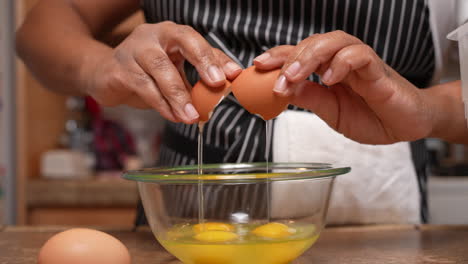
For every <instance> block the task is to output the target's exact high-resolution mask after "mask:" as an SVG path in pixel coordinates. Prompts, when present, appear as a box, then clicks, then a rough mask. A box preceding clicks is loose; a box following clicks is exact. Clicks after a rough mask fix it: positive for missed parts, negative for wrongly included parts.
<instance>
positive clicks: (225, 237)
mask: <svg viewBox="0 0 468 264" xmlns="http://www.w3.org/2000/svg"><path fill="white" fill-rule="evenodd" d="M237 237H238V235H237V234H236V233H232V232H226V231H206V232H202V233H199V234H197V235H195V237H194V238H195V239H196V240H199V241H203V242H227V241H231V240H234V239H236V238H237Z"/></svg>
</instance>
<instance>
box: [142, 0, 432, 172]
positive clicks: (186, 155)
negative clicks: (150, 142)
mask: <svg viewBox="0 0 468 264" xmlns="http://www.w3.org/2000/svg"><path fill="white" fill-rule="evenodd" d="M142 8H143V10H144V11H145V16H146V19H147V21H148V23H158V22H161V21H166V20H171V21H174V22H176V23H179V24H186V25H190V26H192V27H193V28H194V29H196V30H197V31H198V32H199V33H200V34H201V35H202V36H203V37H205V38H206V39H207V40H208V41H209V42H210V44H211V45H212V46H214V47H217V48H219V49H221V50H223V51H224V52H225V53H226V54H227V55H229V56H230V57H231V58H233V59H234V60H235V61H236V62H238V63H239V64H240V65H241V66H243V67H248V66H250V65H252V61H253V59H254V58H255V57H256V56H258V55H260V54H261V53H263V52H264V51H266V50H268V49H269V48H272V47H275V46H277V45H285V44H289V45H295V44H297V43H298V42H299V41H301V40H302V39H305V38H307V37H308V36H310V35H312V34H315V33H325V32H330V31H333V30H343V31H345V32H347V33H349V34H351V35H354V36H356V37H358V38H359V39H361V40H362V41H364V42H365V43H367V44H368V45H369V46H371V47H372V48H373V49H374V50H375V51H376V53H377V54H378V55H379V56H380V57H381V58H382V59H383V60H384V61H385V62H386V63H387V64H389V65H390V66H391V67H392V68H394V69H395V70H396V71H398V72H399V73H400V74H401V75H402V76H403V77H405V78H407V79H408V80H410V81H411V82H413V83H414V84H415V85H417V86H418V87H425V86H426V85H427V84H428V82H429V80H430V79H431V77H432V74H433V71H434V47H433V43H432V38H431V36H432V35H431V30H430V25H429V10H428V8H427V4H426V1H424V0H413V1H408V0H309V1H306V0H291V1H286V0H268V1H267V0H259V1H251V0H239V1H234V0H226V1H224V0H223V1H221V0H210V1H208V0H192V1H184V0H143V1H142ZM186 72H187V75H188V78H189V80H190V81H191V82H192V83H194V82H195V81H196V80H198V74H197V72H196V71H195V70H194V68H193V67H188V68H187V70H186ZM311 79H313V80H315V81H320V80H319V78H318V77H317V76H315V75H314V76H311ZM206 127H207V128H206V129H205V131H206V132H205V135H204V141H205V146H206V148H207V151H205V153H206V156H207V157H206V162H240V161H259V160H264V157H265V151H266V149H267V148H268V145H269V144H268V143H265V142H264V135H265V125H264V121H263V120H261V119H260V118H258V117H256V116H253V115H250V114H249V113H248V112H246V111H245V110H244V109H243V108H242V107H241V106H240V105H238V104H237V102H236V100H235V98H234V97H233V96H232V95H230V96H228V98H227V100H224V101H223V102H222V103H221V104H220V106H219V107H218V108H217V109H216V111H215V112H214V114H213V117H212V118H211V120H210V122H208V124H207V126H206ZM166 135H167V138H166V141H165V144H164V146H163V151H162V153H161V161H160V163H161V164H165V165H181V164H189V163H194V162H195V160H196V151H195V150H196V140H197V127H196V126H195V125H191V126H189V125H184V124H169V126H168V133H166Z"/></svg>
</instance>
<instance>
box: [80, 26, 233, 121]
mask: <svg viewBox="0 0 468 264" xmlns="http://www.w3.org/2000/svg"><path fill="white" fill-rule="evenodd" d="M185 60H187V61H188V62H189V63H191V64H192V65H193V66H194V67H195V68H196V70H197V71H198V73H199V75H200V77H201V79H203V81H204V82H205V83H206V84H208V85H209V86H213V87H218V86H221V85H223V84H224V82H225V81H226V77H227V78H228V79H234V78H235V77H236V76H237V75H238V74H239V73H240V72H241V71H242V69H241V68H240V67H239V66H238V65H237V64H236V63H235V62H233V61H232V60H231V59H230V58H229V57H228V56H227V55H225V54H224V53H223V52H222V51H220V50H218V49H216V48H213V47H211V46H210V44H209V43H208V42H207V41H206V40H205V39H204V38H203V37H202V36H201V35H200V34H199V33H198V32H196V31H195V30H194V29H193V28H191V27H189V26H185V25H178V24H175V23H173V22H161V23H158V24H142V25H140V26H138V27H137V28H136V29H135V30H134V31H133V32H132V33H131V34H130V35H129V36H128V37H127V38H126V39H125V40H124V41H123V42H122V43H121V44H120V45H119V46H117V47H116V48H115V49H113V50H112V52H109V54H103V55H102V57H100V58H99V59H97V60H95V61H96V62H97V63H94V65H92V67H89V66H88V67H86V66H85V67H83V68H86V70H83V72H85V74H84V77H85V78H87V85H86V86H87V87H86V91H87V93H88V94H89V95H91V96H92V97H93V98H94V99H96V101H97V102H99V103H100V104H102V105H104V106H116V105H121V104H126V105H130V106H132V107H136V108H142V109H146V108H154V109H156V110H157V111H158V112H159V113H160V114H161V115H162V116H163V117H164V118H166V119H168V120H170V121H173V122H184V123H188V124H190V123H194V122H196V121H197V120H198V117H199V114H198V113H197V111H196V110H195V108H194V107H193V105H192V104H191V98H190V89H191V86H190V84H189V83H188V81H187V79H186V77H185V73H184V68H183V67H184V62H185Z"/></svg>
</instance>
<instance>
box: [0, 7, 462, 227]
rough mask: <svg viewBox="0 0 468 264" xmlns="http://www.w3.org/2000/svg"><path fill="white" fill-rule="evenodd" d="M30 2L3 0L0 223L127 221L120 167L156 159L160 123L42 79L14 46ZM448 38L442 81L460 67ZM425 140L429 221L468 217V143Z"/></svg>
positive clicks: (117, 34) (128, 188)
mask: <svg viewBox="0 0 468 264" xmlns="http://www.w3.org/2000/svg"><path fill="white" fill-rule="evenodd" d="M36 1H37V0H17V1H13V0H1V1H0V150H1V151H0V225H1V224H2V223H3V224H21V225H23V224H27V225H43V224H44V225H63V224H65V225H96V226H127V227H128V226H132V225H133V221H134V217H135V213H136V209H135V208H136V205H137V202H138V192H137V188H136V186H135V184H134V183H133V182H128V181H124V180H121V179H120V172H121V171H122V170H124V169H136V168H141V167H149V166H153V165H154V161H155V160H157V153H158V146H159V142H160V133H161V129H162V123H163V122H162V120H161V119H160V118H159V117H157V116H155V115H154V114H153V113H151V112H148V111H141V110H132V109H130V108H126V107H118V108H115V109H103V108H101V107H99V106H98V105H97V104H96V103H95V102H94V101H93V100H92V99H91V98H80V97H63V96H59V95H57V94H53V93H51V92H49V91H47V90H46V89H44V88H43V87H41V86H40V85H39V84H38V83H37V82H36V81H35V80H34V78H33V77H32V76H31V74H30V73H29V72H28V71H27V70H26V69H25V67H24V66H23V64H22V63H21V62H20V61H19V60H17V58H16V57H15V54H14V52H13V34H14V31H15V28H16V27H17V25H19V24H20V23H21V21H22V20H23V18H24V16H25V14H26V13H27V11H28V10H29V9H30V8H31V7H32V6H33V5H34V3H35V2H36ZM142 21H143V16H142V14H138V15H136V16H134V17H132V18H130V19H129V20H128V21H126V22H125V23H123V24H122V25H121V26H120V27H119V28H117V29H116V30H115V31H114V32H112V34H110V35H109V36H107V37H106V41H108V42H109V43H116V42H117V41H118V40H119V39H120V38H121V37H122V36H124V35H125V33H126V32H129V31H130V30H131V28H133V26H134V25H136V24H138V23H141V22H142ZM38 41H39V40H38ZM453 44H454V47H453V48H454V49H453V50H454V56H453V64H452V67H450V68H448V69H447V75H446V77H445V81H448V80H452V79H457V78H458V74H459V72H458V68H457V66H456V65H457V63H458V62H457V61H456V58H457V53H456V51H457V49H456V46H455V43H453ZM427 145H428V148H429V155H430V160H431V167H430V169H429V170H430V175H431V176H430V179H429V203H430V214H431V220H430V221H431V222H432V223H436V224H462V223H464V224H467V223H468V148H467V146H464V145H456V144H448V143H446V142H443V141H440V140H436V139H428V140H427Z"/></svg>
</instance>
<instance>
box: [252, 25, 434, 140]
mask: <svg viewBox="0 0 468 264" xmlns="http://www.w3.org/2000/svg"><path fill="white" fill-rule="evenodd" d="M254 63H255V65H256V67H258V68H260V69H263V70H269V69H274V68H279V67H282V71H281V75H280V77H279V78H278V80H277V83H276V85H275V89H274V90H275V92H276V93H277V94H279V95H282V96H288V95H291V94H294V96H293V99H292V101H291V103H292V104H294V105H297V106H299V107H302V108H306V109H309V110H311V111H313V112H314V113H316V114H317V115H318V116H319V117H320V118H322V119H323V120H324V121H325V122H326V123H327V124H328V125H329V126H330V127H332V128H333V129H335V130H336V131H338V132H340V133H342V134H343V135H344V136H346V137H348V138H350V139H352V140H355V141H358V142H361V143H367V144H390V143H394V142H399V141H411V140H416V139H420V138H423V137H426V136H428V135H429V134H430V132H431V129H432V125H433V124H432V119H433V116H432V115H433V113H432V111H431V107H430V106H429V104H428V103H427V102H428V101H430V98H427V94H425V93H422V92H421V91H420V89H418V88H417V87H415V86H414V85H413V84H411V83H410V82H409V81H408V80H406V79H405V78H403V77H402V76H400V75H399V74H398V73H397V72H396V71H395V70H393V69H392V68H391V67H390V66H388V65H387V64H385V63H384V62H383V61H382V59H380V58H379V56H378V55H377V54H376V53H375V52H374V50H373V49H372V48H371V47H369V46H368V45H366V44H364V43H363V42H362V41H360V40H359V39H357V38H356V37H354V36H351V35H349V34H347V33H345V32H343V31H334V32H330V33H326V34H315V35H312V36H310V37H309V38H307V39H305V40H303V41H301V42H300V43H299V44H298V45H297V46H278V47H275V48H272V49H270V50H268V51H266V52H265V53H264V54H262V55H260V56H258V57H257V58H256V59H255V60H254ZM312 73H317V74H319V75H320V76H321V80H322V82H323V83H324V84H326V85H327V86H324V85H320V84H318V83H315V82H310V81H307V80H306V79H307V78H308V77H309V76H310V75H311V74H312Z"/></svg>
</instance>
